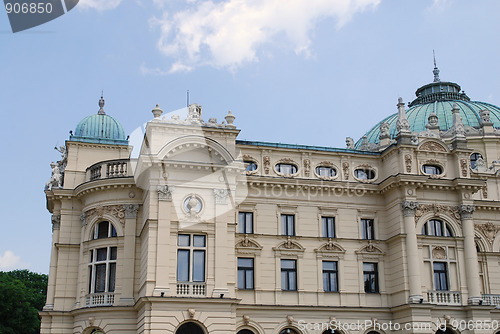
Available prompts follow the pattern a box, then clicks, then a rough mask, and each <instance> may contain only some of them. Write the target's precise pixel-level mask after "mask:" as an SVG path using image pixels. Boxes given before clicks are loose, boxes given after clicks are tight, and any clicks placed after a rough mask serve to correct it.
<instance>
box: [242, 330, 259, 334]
mask: <svg viewBox="0 0 500 334" xmlns="http://www.w3.org/2000/svg"><path fill="white" fill-rule="evenodd" d="M238 334H255V333H254V332H252V331H251V330H249V329H242V330H240V331H238Z"/></svg>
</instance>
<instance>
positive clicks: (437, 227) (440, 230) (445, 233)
mask: <svg viewBox="0 0 500 334" xmlns="http://www.w3.org/2000/svg"><path fill="white" fill-rule="evenodd" d="M422 234H423V235H432V236H435V237H452V236H453V232H452V231H451V228H450V227H449V226H448V224H446V223H445V222H443V221H442V220H439V219H431V220H429V221H428V222H427V223H425V224H424V226H422Z"/></svg>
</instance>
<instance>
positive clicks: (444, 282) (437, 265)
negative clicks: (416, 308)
mask: <svg viewBox="0 0 500 334" xmlns="http://www.w3.org/2000/svg"><path fill="white" fill-rule="evenodd" d="M432 269H433V271H434V288H435V289H436V290H449V286H448V266H447V264H446V262H434V263H433V264H432Z"/></svg>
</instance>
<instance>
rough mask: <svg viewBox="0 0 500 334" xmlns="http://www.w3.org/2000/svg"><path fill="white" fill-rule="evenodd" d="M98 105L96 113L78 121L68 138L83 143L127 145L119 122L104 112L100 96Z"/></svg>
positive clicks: (102, 100)
mask: <svg viewBox="0 0 500 334" xmlns="http://www.w3.org/2000/svg"><path fill="white" fill-rule="evenodd" d="M99 106H100V107H101V109H100V110H99V112H98V113H97V114H94V115H90V116H87V117H85V118H84V119H82V120H81V121H80V122H79V123H78V125H77V126H76V129H75V132H74V134H71V136H70V138H69V139H70V140H72V141H79V142H85V143H95V144H117V145H128V140H127V138H126V137H125V132H124V131H123V127H122V125H121V124H120V122H118V121H117V120H116V119H114V118H113V117H111V116H109V115H106V113H105V112H104V110H103V107H104V99H103V98H102V97H101V100H99Z"/></svg>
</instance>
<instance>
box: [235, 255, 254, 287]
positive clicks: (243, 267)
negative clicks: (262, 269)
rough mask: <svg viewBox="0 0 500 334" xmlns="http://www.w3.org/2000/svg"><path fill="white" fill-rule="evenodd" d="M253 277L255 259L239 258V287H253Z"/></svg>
mask: <svg viewBox="0 0 500 334" xmlns="http://www.w3.org/2000/svg"><path fill="white" fill-rule="evenodd" d="M253 279H254V266H253V259H252V258H241V257H240V258H238V289H253V288H254V286H253Z"/></svg>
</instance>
